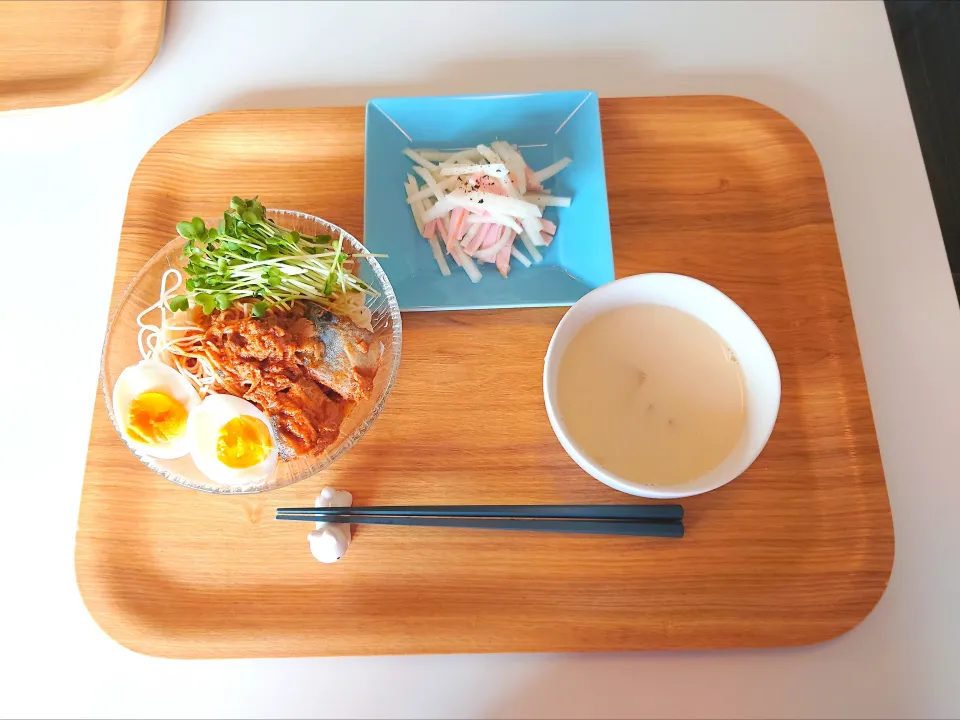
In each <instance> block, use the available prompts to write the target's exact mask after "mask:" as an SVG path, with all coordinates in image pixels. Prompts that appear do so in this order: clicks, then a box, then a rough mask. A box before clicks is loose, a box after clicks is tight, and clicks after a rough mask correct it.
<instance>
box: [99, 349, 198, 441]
mask: <svg viewBox="0 0 960 720" xmlns="http://www.w3.org/2000/svg"><path fill="white" fill-rule="evenodd" d="M145 392H162V393H164V394H166V395H169V396H170V397H172V398H173V399H174V400H176V401H177V402H179V403H180V404H181V405H183V407H184V408H186V410H187V417H188V419H189V413H190V412H191V411H192V410H193V409H194V408H196V407H197V406H199V405H200V396H199V395H198V394H197V391H196V390H194V389H193V386H192V385H191V384H190V381H189V380H187V379H186V378H185V377H183V376H182V375H181V374H180V373H178V372H177V371H176V370H174V369H173V368H172V367H169V366H168V365H164V364H163V363H160V362H157V361H156V360H141V361H140V362H138V363H137V364H136V365H131V366H129V367H127V368H124V370H123V372H122V373H120V377H118V378H117V382H116V384H115V385H114V386H113V411H114V413H115V414H116V417H117V424H119V425H120V429H121V430H122V431H123V436H124V439H125V440H126V441H127V442H128V443H130V444H131V445H133V446H134V447H136V448H137V449H138V450H140V451H142V452H143V453H144V454H145V455H150V456H151V457H155V458H161V459H166V460H170V459H173V458H179V457H183V456H184V455H186V454H187V453H188V452H190V445H189V443H188V442H187V434H186V433H184V434H183V435H181V436H180V437H178V438H174V439H173V440H169V441H167V442H165V443H159V444H148V443H143V442H140V441H138V440H134V439H133V438H132V437H130V436H129V435H127V427H128V425H129V420H130V405H131V404H132V403H133V401H134V399H136V398H137V396H139V395H142V394H143V393H145Z"/></svg>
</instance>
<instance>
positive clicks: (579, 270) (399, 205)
mask: <svg viewBox="0 0 960 720" xmlns="http://www.w3.org/2000/svg"><path fill="white" fill-rule="evenodd" d="M494 140H505V141H507V142H511V143H513V144H515V145H519V146H520V148H521V152H522V153H523V156H524V159H526V161H527V164H528V165H530V166H531V167H532V168H533V169H534V170H539V169H540V168H543V167H546V166H547V165H549V164H551V163H553V162H555V161H556V160H559V159H560V158H562V157H570V158H571V159H572V160H573V162H572V163H571V164H570V165H569V166H567V168H566V169H564V170H563V171H562V172H560V173H559V174H557V175H555V176H554V177H552V178H550V179H549V180H547V181H546V182H545V186H546V187H548V188H549V189H551V190H552V191H553V193H554V194H555V195H566V196H570V197H572V198H573V201H572V202H571V204H570V207H567V208H556V207H548V208H546V209H545V210H544V217H546V218H549V219H550V220H552V221H554V222H555V223H556V224H557V234H556V236H555V238H554V240H553V242H552V243H551V244H550V246H549V247H547V248H541V251H542V252H543V261H542V262H540V263H538V264H535V265H533V266H532V267H530V268H524V267H523V266H522V265H520V263H518V262H517V261H516V260H514V261H512V262H511V270H510V277H509V278H503V277H501V275H500V273H499V272H497V270H496V268H495V267H494V266H493V265H492V264H487V265H484V266H483V267H481V272H482V273H483V279H482V280H481V281H480V282H479V283H472V282H470V279H469V278H468V277H467V275H466V273H464V272H463V270H461V269H460V268H459V267H457V265H456V264H455V263H454V262H453V259H452V258H449V257H448V262H449V264H450V269H451V271H452V274H451V275H450V276H449V277H444V276H443V275H441V274H440V270H439V268H438V267H437V264H436V261H435V260H434V259H433V255H432V253H431V251H430V245H429V244H428V243H427V241H426V240H424V239H423V237H421V236H420V234H419V233H418V232H417V227H416V225H415V223H414V221H413V216H412V215H411V213H410V208H409V206H408V205H407V202H406V195H405V193H404V189H403V183H404V181H405V180H406V177H407V175H408V174H409V173H411V172H412V171H411V166H412V162H411V161H410V159H409V158H407V157H406V156H405V155H403V154H402V151H403V150H404V148H434V149H439V150H449V149H459V148H465V147H475V146H476V145H478V144H479V143H484V144H487V145H489V144H490V143H491V142H493V141H494ZM364 192H365V196H364V211H363V217H364V231H363V235H364V237H363V242H364V244H365V245H366V246H367V248H369V249H370V251H371V252H377V253H386V254H387V255H388V256H389V257H387V258H384V259H383V260H381V261H380V262H381V264H382V266H383V269H384V271H385V272H386V273H387V276H388V277H389V278H390V282H391V284H392V285H393V289H394V290H395V291H396V293H397V300H398V301H399V303H400V309H401V310H466V309H481V308H509V307H545V306H556V305H572V304H573V303H575V302H576V301H577V300H579V299H580V298H581V297H583V295H585V294H586V293H588V292H589V291H590V290H592V289H593V288H595V287H598V286H600V285H603V284H605V283H607V282H610V281H612V280H613V279H614V275H613V249H612V247H611V243H610V213H609V210H608V208H607V184H606V180H605V178H604V171H603V141H602V139H601V136H600V105H599V102H598V100H597V95H596V93H593V92H588V91H570V92H546V93H531V94H524V95H470V96H460V97H408V98H383V99H377V100H371V101H370V102H368V103H367V118H366V159H365V174H364Z"/></svg>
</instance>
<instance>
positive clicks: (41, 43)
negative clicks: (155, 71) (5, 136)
mask: <svg viewBox="0 0 960 720" xmlns="http://www.w3.org/2000/svg"><path fill="white" fill-rule="evenodd" d="M165 9H166V0H138V1H137V2H129V1H126V2H120V1H119V0H44V1H43V2H39V1H38V0H16V1H10V0H2V1H0V110H22V109H26V108H39V107H49V106H52V105H72V104H74V103H80V102H85V101H88V100H94V99H98V98H103V97H105V96H109V95H113V94H115V93H119V92H122V91H123V90H125V89H126V88H128V87H129V86H130V85H132V84H133V82H134V81H135V80H136V79H137V78H139V77H140V76H141V75H142V74H143V73H144V72H145V71H146V69H147V68H148V67H149V66H150V63H152V62H153V58H154V56H156V54H157V50H159V49H160V39H161V38H162V37H163V16H164V12H165Z"/></svg>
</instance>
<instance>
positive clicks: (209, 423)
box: [187, 395, 277, 485]
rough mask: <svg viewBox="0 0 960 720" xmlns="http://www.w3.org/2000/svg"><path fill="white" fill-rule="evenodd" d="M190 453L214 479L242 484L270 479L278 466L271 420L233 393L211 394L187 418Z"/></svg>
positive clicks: (224, 482)
mask: <svg viewBox="0 0 960 720" xmlns="http://www.w3.org/2000/svg"><path fill="white" fill-rule="evenodd" d="M187 437H188V441H189V447H190V455H191V457H192V458H193V461H194V463H196V465H197V469H198V470H199V471H200V472H202V473H203V474H204V475H206V476H207V477H208V478H210V479H211V480H213V481H214V482H218V483H220V484H223V485H242V484H247V483H252V482H259V481H261V480H264V479H266V478H267V477H268V476H269V475H270V474H271V473H272V472H273V470H274V468H275V467H276V466H277V443H276V441H275V440H274V437H273V434H272V433H271V431H270V421H269V420H268V419H267V416H266V415H264V414H263V412H261V411H260V409H259V408H258V407H256V406H255V405H253V404H251V403H249V402H247V401H246V400H244V399H243V398H239V397H234V396H233V395H208V396H207V397H205V398H204V399H203V402H201V403H200V405H199V406H198V407H196V408H195V409H194V410H193V411H192V412H191V413H190V416H189V418H188V419H187Z"/></svg>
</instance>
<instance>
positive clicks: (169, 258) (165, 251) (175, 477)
mask: <svg viewBox="0 0 960 720" xmlns="http://www.w3.org/2000/svg"><path fill="white" fill-rule="evenodd" d="M267 215H268V217H270V218H271V219H273V220H274V221H275V222H277V223H278V224H279V225H281V226H282V227H284V228H287V229H289V230H296V231H298V232H301V233H304V234H307V235H318V234H327V235H333V236H334V237H336V236H337V234H338V233H339V232H340V230H341V229H340V228H339V227H337V226H336V225H333V224H331V223H328V222H326V221H325V220H321V219H320V218H318V217H314V216H312V215H307V214H305V213H300V212H295V211H292V210H268V211H267ZM211 226H213V227H216V222H214V223H212V224H211ZM343 232H344V237H345V239H344V245H345V249H347V248H349V250H348V251H349V252H351V253H366V252H367V250H366V248H364V246H363V245H361V244H360V242H359V241H357V239H356V238H354V237H353V236H352V235H350V234H349V233H347V232H346V231H343ZM184 242H185V240H184V239H183V238H181V237H177V238H175V239H174V240H171V241H170V242H169V243H167V244H166V245H164V246H163V248H161V249H160V251H159V252H158V253H157V254H156V255H154V256H153V257H152V258H150V260H149V261H147V263H146V265H144V266H143V268H142V269H141V270H140V272H138V273H137V275H136V277H134V278H133V281H132V282H131V283H130V285H129V287H128V288H127V289H126V291H125V292H124V293H123V296H122V297H121V298H120V304H119V305H118V306H117V309H116V311H115V312H114V314H113V317H112V318H111V319H110V324H109V325H108V326H107V335H106V338H105V339H104V343H103V356H102V358H101V362H100V386H101V389H102V391H103V400H104V402H105V403H106V406H107V414H108V415H109V416H110V421H111V422H112V423H113V427H114V429H115V430H116V431H117V435H118V436H119V437H120V440H121V441H122V442H123V443H124V445H126V446H127V447H128V448H129V449H130V451H131V452H132V453H133V454H134V455H136V456H137V458H139V460H140V462H142V463H143V464H144V465H146V466H147V467H148V468H150V469H151V470H153V471H154V472H156V473H157V474H159V475H162V476H163V477H165V478H166V479H167V480H170V481H171V482H175V483H177V484H178V485H183V486H184V487H187V488H191V489H193V490H201V491H203V492H208V493H216V494H220V495H234V494H243V493H259V492H264V491H267V490H276V489H278V488H282V487H286V486H287V485H292V484H293V483H296V482H300V481H301V480H304V479H306V478H308V477H310V476H312V475H315V474H317V473H319V472H321V471H322V470H324V469H325V468H327V467H329V466H330V465H332V464H333V463H334V462H336V460H337V459H338V458H339V457H340V456H342V455H343V454H344V453H345V452H347V451H348V450H349V449H350V448H352V447H353V446H354V445H355V444H356V443H357V441H358V440H360V438H362V437H363V435H364V433H366V432H367V430H369V429H370V426H371V425H373V423H374V421H375V420H376V419H377V416H378V415H379V414H380V411H381V410H382V409H383V406H384V404H385V403H386V401H387V396H388V395H389V394H390V390H391V389H392V388H393V384H394V382H395V380H396V377H397V370H398V369H399V367H400V345H401V342H400V334H401V324H400V309H399V307H398V306H397V298H396V296H395V295H394V293H393V288H392V287H391V285H390V281H389V280H388V279H387V276H386V275H385V274H384V272H383V270H382V269H381V267H380V264H379V263H378V262H377V260H376V258H372V257H366V258H363V259H362V260H361V261H360V272H359V274H360V275H361V277H362V278H363V280H364V281H365V282H366V283H367V284H368V285H370V286H371V287H372V288H373V289H374V290H376V291H377V292H378V293H379V295H378V296H377V297H375V298H368V299H367V307H369V308H370V311H371V314H372V324H373V332H374V338H375V341H376V340H379V342H380V344H381V357H380V369H379V370H378V371H377V375H376V378H375V379H374V384H373V392H372V393H371V395H370V397H369V398H366V399H365V400H361V401H360V402H358V403H357V404H356V405H355V406H354V408H353V409H352V410H351V412H350V414H349V415H347V417H346V419H345V420H344V421H343V425H342V426H341V427H340V435H339V437H338V438H337V439H336V440H335V441H334V442H333V444H331V445H330V446H329V447H327V448H326V449H325V450H324V451H323V452H322V453H321V454H319V455H316V456H311V457H298V458H295V459H293V460H290V461H286V462H284V461H281V462H279V463H278V465H277V469H276V471H275V472H274V473H273V474H272V475H271V476H270V477H269V478H267V479H266V480H263V481H260V482H257V483H247V484H242V485H222V484H220V483H216V482H214V481H213V480H210V479H208V478H207V477H206V476H205V475H203V473H201V472H200V471H199V470H198V469H197V466H196V465H195V464H194V462H193V460H192V459H191V457H190V456H189V455H187V456H186V457H182V458H176V459H174V460H163V459H159V458H154V457H151V456H149V455H146V454H144V453H143V452H142V451H141V450H139V449H137V448H135V447H134V446H133V445H131V444H130V443H129V442H127V440H126V437H125V435H124V433H123V432H122V431H121V429H120V426H119V425H118V423H117V417H116V414H115V413H114V408H113V386H114V384H115V383H116V381H117V378H118V377H119V375H120V373H121V372H122V371H123V369H124V368H126V367H128V366H129V365H134V364H136V363H137V362H139V361H140V360H141V359H142V358H141V356H140V350H139V345H138V343H137V331H138V325H137V315H139V314H140V312H141V311H142V310H143V309H144V308H146V307H149V306H150V305H152V304H153V303H155V302H156V301H157V298H158V297H159V295H160V279H161V276H162V275H163V273H164V272H165V271H166V270H168V269H170V268H175V269H180V268H181V267H182V263H181V251H182V249H183V245H184ZM151 318H152V316H147V318H146V319H148V320H149V319H151Z"/></svg>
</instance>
